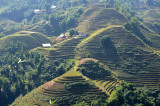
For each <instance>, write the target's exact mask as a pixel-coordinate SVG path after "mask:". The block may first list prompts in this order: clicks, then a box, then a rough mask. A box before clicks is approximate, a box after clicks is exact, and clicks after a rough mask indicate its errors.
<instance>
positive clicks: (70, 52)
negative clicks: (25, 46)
mask: <svg viewBox="0 0 160 106" xmlns="http://www.w3.org/2000/svg"><path fill="white" fill-rule="evenodd" d="M81 40H82V38H77V39H75V38H72V39H68V40H66V41H63V42H61V43H59V44H57V45H55V46H53V48H54V49H52V50H48V52H47V53H46V57H47V58H48V59H50V60H56V59H60V58H62V59H74V58H75V48H76V46H77V45H78V44H79V43H80V42H81Z"/></svg>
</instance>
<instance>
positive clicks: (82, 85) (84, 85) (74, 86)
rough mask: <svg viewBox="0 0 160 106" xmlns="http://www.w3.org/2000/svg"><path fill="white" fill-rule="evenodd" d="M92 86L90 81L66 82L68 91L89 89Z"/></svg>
mask: <svg viewBox="0 0 160 106" xmlns="http://www.w3.org/2000/svg"><path fill="white" fill-rule="evenodd" d="M90 87H91V86H90V84H89V83H88V82H74V83H67V84H65V90H66V91H77V90H87V89H89V88H90Z"/></svg>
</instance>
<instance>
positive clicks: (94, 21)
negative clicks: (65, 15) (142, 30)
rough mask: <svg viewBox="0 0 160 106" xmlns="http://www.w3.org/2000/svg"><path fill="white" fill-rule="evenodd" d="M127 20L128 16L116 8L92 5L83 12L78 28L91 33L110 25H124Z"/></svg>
mask: <svg viewBox="0 0 160 106" xmlns="http://www.w3.org/2000/svg"><path fill="white" fill-rule="evenodd" d="M125 22H127V18H126V17H125V16H124V15H122V14H121V13H119V12H118V11H116V10H115V9H107V8H103V7H98V6H95V7H93V6H92V7H89V8H88V9H86V10H85V11H84V13H83V14H82V16H81V18H80V19H79V24H78V27H77V29H78V30H80V31H82V32H85V33H88V34H91V33H94V32H95V31H96V30H98V29H101V28H105V27H107V26H109V25H123V24H124V23H125Z"/></svg>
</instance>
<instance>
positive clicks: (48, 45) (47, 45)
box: [42, 43, 51, 48]
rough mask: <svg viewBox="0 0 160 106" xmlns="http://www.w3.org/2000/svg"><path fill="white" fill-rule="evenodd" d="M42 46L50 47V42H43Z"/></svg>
mask: <svg viewBox="0 0 160 106" xmlns="http://www.w3.org/2000/svg"><path fill="white" fill-rule="evenodd" d="M42 47H44V48H47V47H51V44H50V43H43V44H42Z"/></svg>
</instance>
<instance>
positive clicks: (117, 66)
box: [76, 26, 160, 86]
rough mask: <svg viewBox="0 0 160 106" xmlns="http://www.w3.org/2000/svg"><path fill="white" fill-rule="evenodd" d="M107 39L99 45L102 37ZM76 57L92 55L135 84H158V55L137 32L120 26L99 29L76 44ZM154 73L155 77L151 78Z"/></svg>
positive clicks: (91, 56) (123, 78)
mask: <svg viewBox="0 0 160 106" xmlns="http://www.w3.org/2000/svg"><path fill="white" fill-rule="evenodd" d="M106 35H107V37H108V39H110V41H108V42H110V44H108V46H103V45H102V40H101V39H102V37H103V36H106ZM76 50H77V55H76V58H77V59H81V58H86V57H90V58H95V59H97V60H99V61H100V62H102V63H104V64H106V65H107V66H108V67H109V68H110V69H112V71H113V72H114V73H115V75H117V77H118V78H120V79H122V80H125V81H127V82H131V83H135V84H137V85H146V86H157V84H158V81H159V79H158V77H160V76H159V75H160V74H159V73H160V72H159V71H158V69H159V68H160V67H159V62H158V61H159V59H160V57H159V56H158V55H156V54H154V51H153V50H152V48H151V47H149V46H148V45H146V44H145V43H144V42H143V41H142V40H141V39H140V38H138V37H137V36H136V35H134V34H131V33H130V32H128V31H127V30H125V29H124V28H123V27H121V26H112V27H107V28H104V29H101V30H99V31H97V32H96V33H94V34H92V35H91V36H90V37H88V38H87V39H85V40H83V41H82V42H81V43H80V44H79V45H78V47H77V49H76ZM153 76H154V77H153Z"/></svg>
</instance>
